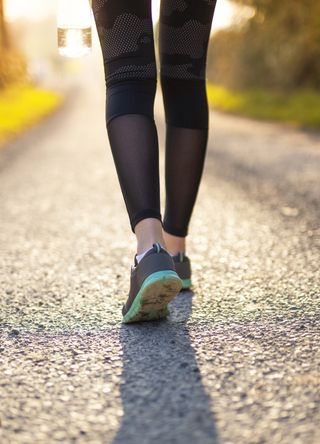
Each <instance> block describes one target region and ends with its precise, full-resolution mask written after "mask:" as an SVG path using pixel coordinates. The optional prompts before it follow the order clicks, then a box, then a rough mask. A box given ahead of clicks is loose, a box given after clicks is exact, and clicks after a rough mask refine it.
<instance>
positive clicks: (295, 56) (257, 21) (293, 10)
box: [208, 0, 320, 90]
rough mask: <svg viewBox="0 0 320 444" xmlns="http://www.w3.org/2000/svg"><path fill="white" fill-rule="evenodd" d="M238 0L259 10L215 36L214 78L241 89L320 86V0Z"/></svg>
mask: <svg viewBox="0 0 320 444" xmlns="http://www.w3.org/2000/svg"><path fill="white" fill-rule="evenodd" d="M233 1H234V2H236V3H240V4H243V5H247V6H251V7H253V8H254V9H255V13H254V15H253V16H252V17H251V18H250V19H249V20H248V21H247V22H246V23H245V24H243V25H242V26H241V27H236V28H233V29H228V30H222V31H220V32H219V33H217V34H216V35H215V36H213V39H212V40H213V41H212V44H211V48H210V55H209V64H208V77H209V79H210V80H212V81H214V82H216V83H223V84H225V85H227V86H231V87H236V88H244V87H246V88H247V87H264V88H271V89H280V90H292V89H295V88H306V87H312V88H317V89H320V2H319V1H314V0H304V1H303V2H302V1H301V0H282V1H281V2H279V1H278V0H233Z"/></svg>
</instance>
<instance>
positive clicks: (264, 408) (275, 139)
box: [0, 81, 320, 444]
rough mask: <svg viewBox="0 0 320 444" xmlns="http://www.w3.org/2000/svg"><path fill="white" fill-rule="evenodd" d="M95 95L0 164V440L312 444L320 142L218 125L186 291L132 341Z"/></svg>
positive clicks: (124, 254) (117, 210) (128, 246)
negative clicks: (125, 319)
mask: <svg viewBox="0 0 320 444" xmlns="http://www.w3.org/2000/svg"><path fill="white" fill-rule="evenodd" d="M88 85H89V84H88V83H84V84H83V85H82V88H81V89H77V90H75V91H74V92H73V94H72V95H71V97H70V98H69V99H68V101H67V103H66V104H65V106H64V108H63V109H62V110H61V111H59V112H58V113H57V114H56V115H55V116H53V117H51V118H50V119H48V120H47V121H46V122H45V123H44V124H43V125H42V126H41V127H38V128H36V129H33V130H32V131H30V132H29V133H28V134H26V135H24V136H23V137H22V138H20V139H19V140H16V141H15V142H13V143H11V145H10V146H7V147H6V148H5V149H3V150H2V151H1V153H0V169H1V171H0V206H1V215H0V217H1V231H0V250H1V253H0V254H1V269H0V289H1V312H0V318H1V330H0V352H1V354H0V398H1V402H0V442H1V443H2V444H9V443H10V444H15V443H19V444H20V443H21V444H22V443H23V444H27V443H30V444H31V443H32V444H36V443H56V442H63V443H105V444H109V443H110V444H126V443H128V444H149V443H152V444H198V443H199V444H218V443H223V444H251V443H252V444H265V443H270V444H276V443H283V444H285V443H288V444H298V443H299V444H300V443H303V444H316V443H319V442H320V434H319V424H320V414H319V410H320V409H319V401H320V393H319V392H320V388H319V364H320V353H319V352H320V346H319V343H320V331H319V325H320V324H319V293H320V292H319V283H320V275H319V264H320V254H319V242H318V241H319V234H320V227H319V216H320V203H319V195H320V175H319V171H320V135H319V133H312V132H304V131H301V130H297V129H293V128H288V127H284V126H279V125H274V124H270V123H261V122H254V121H250V120H246V119H240V118H236V117H232V116H227V115H222V114H218V113H214V112H213V113H212V114H211V116H210V119H211V133H210V141H209V146H208V155H207V163H206V168H205V173H204V179H203V182H202V185H201V189H200V192H199V196H198V201H197V206H196V209H195V210H194V214H193V220H192V225H191V228H190V236H189V238H190V239H189V247H188V252H189V255H190V256H191V258H192V264H193V273H194V288H193V292H185V293H181V294H180V295H179V296H178V297H177V298H176V300H175V301H174V302H173V303H172V304H171V305H172V306H171V316H170V317H169V318H168V319H167V320H166V321H162V322H153V323H147V324H140V325H122V324H121V307H122V304H123V302H124V300H125V298H126V292H127V290H128V285H129V269H130V265H131V263H132V260H133V254H134V239H133V236H132V234H131V231H130V228H129V224H128V218H127V215H126V212H125V207H124V204H123V201H122V196H121V194H120V189H119V186H118V182H117V177H116V174H115V170H114V167H113V163H112V158H111V155H110V148H109V147H108V144H107V136H106V132H105V126H104V117H103V115H104V97H103V96H104V93H103V86H102V84H101V82H100V81H97V82H96V83H95V84H94V85H93V86H91V87H89V86H88ZM157 100H158V102H157V112H156V119H157V124H158V129H159V137H160V144H161V146H163V137H164V126H163V117H162V111H161V107H160V104H161V102H159V100H160V98H159V97H158V99H157ZM161 156H162V161H163V153H162V154H161ZM162 186H163V182H162ZM162 195H163V194H162Z"/></svg>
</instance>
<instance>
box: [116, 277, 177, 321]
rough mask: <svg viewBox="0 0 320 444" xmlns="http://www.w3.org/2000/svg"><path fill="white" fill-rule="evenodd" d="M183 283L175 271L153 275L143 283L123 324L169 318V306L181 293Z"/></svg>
mask: <svg viewBox="0 0 320 444" xmlns="http://www.w3.org/2000/svg"><path fill="white" fill-rule="evenodd" d="M181 287H182V282H181V279H180V278H179V276H178V275H177V273H176V272H175V271H172V270H163V271H157V272H156V273H152V274H151V275H150V276H148V277H147V278H146V279H145V281H144V282H143V284H142V286H141V288H140V290H139V293H138V294H137V296H136V297H135V299H134V301H133V302H132V305H131V307H130V310H129V311H128V312H127V313H126V314H125V315H124V317H123V319H122V322H123V323H125V324H128V323H130V322H142V321H153V320H156V319H162V318H165V317H167V316H168V314H169V310H168V304H169V302H170V301H171V300H172V299H173V298H174V297H175V296H176V295H177V294H178V293H179V291H180V290H181Z"/></svg>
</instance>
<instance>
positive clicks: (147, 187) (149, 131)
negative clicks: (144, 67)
mask: <svg viewBox="0 0 320 444" xmlns="http://www.w3.org/2000/svg"><path fill="white" fill-rule="evenodd" d="M108 136H109V140H110V145H111V149H112V154H113V158H114V161H115V165H116V169H117V173H118V177H119V181H120V185H121V190H122V194H123V197H124V200H125V203H126V207H127V210H128V214H129V217H130V223H131V226H132V229H134V227H135V225H136V224H137V223H138V222H139V221H140V220H142V219H145V218H147V217H154V218H156V219H161V217H160V210H159V208H160V198H159V194H160V192H159V161H158V159H159V154H158V142H157V140H158V139H157V130H156V127H155V124H154V121H153V120H152V119H150V118H149V117H146V116H144V115H141V114H126V115H122V116H119V117H116V118H114V119H112V120H111V122H110V123H109V124H108Z"/></svg>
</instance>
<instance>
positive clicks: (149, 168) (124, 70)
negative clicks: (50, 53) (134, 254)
mask: <svg viewBox="0 0 320 444" xmlns="http://www.w3.org/2000/svg"><path fill="white" fill-rule="evenodd" d="M93 12H94V16H95V21H96V25H97V30H98V35H99V39H100V44H101V48H102V53H103V59H104V69H105V78H106V86H107V100H106V121H107V130H108V136H109V141H110V145H111V149H112V154H113V158H114V162H115V166H116V169H117V174H118V178H119V182H120V186H121V190H122V193H123V197H124V200H125V204H126V207H127V211H128V215H129V219H130V224H131V228H132V230H133V231H134V228H135V225H136V224H137V223H138V222H139V221H140V220H142V219H144V218H148V217H153V218H157V219H160V220H161V214H160V197H159V161H158V136H157V130H156V127H155V123H154V119H153V103H154V97H155V91H156V63H155V54H154V41H153V28H152V19H151V2H150V0H134V1H133V0H93Z"/></svg>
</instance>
